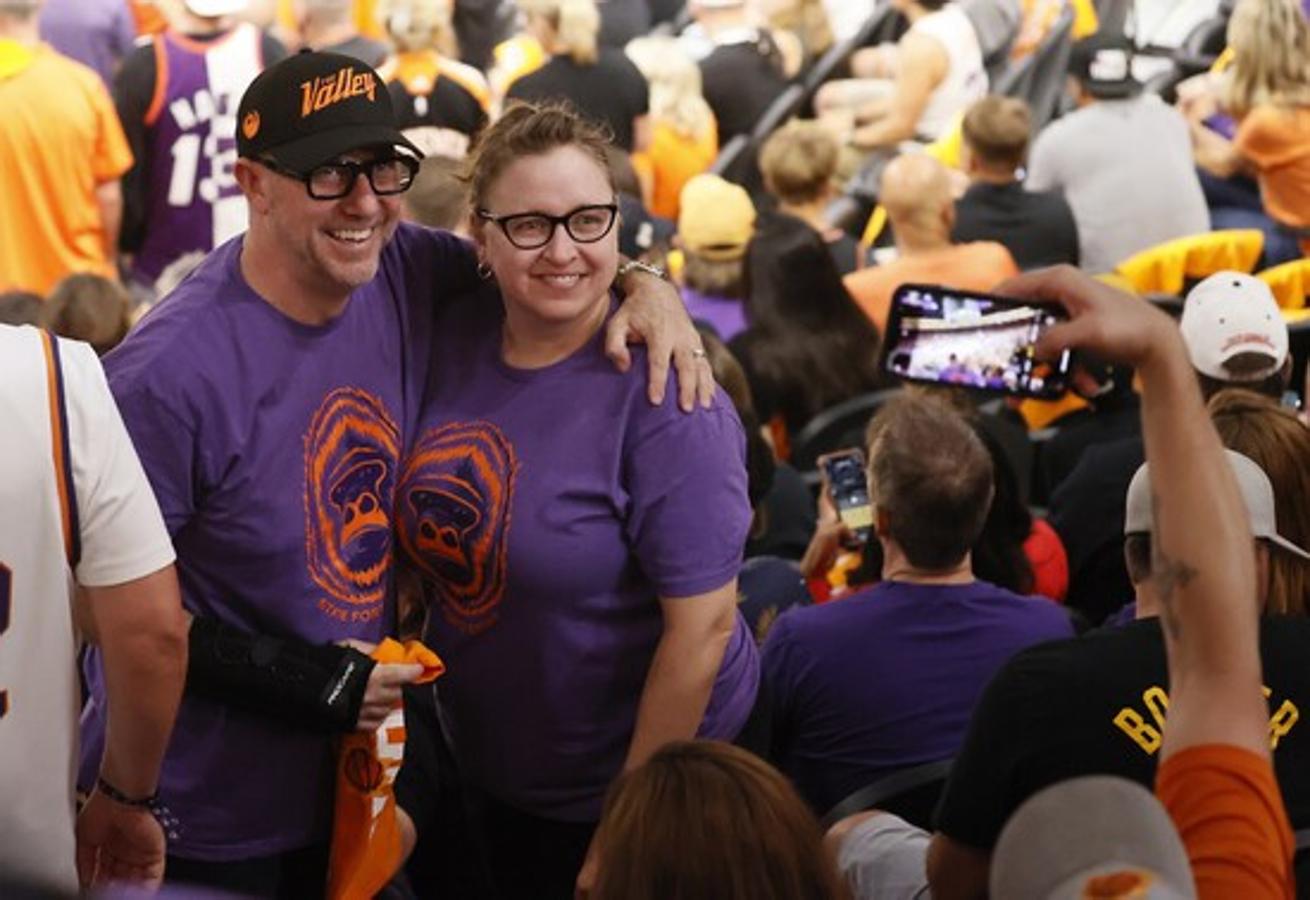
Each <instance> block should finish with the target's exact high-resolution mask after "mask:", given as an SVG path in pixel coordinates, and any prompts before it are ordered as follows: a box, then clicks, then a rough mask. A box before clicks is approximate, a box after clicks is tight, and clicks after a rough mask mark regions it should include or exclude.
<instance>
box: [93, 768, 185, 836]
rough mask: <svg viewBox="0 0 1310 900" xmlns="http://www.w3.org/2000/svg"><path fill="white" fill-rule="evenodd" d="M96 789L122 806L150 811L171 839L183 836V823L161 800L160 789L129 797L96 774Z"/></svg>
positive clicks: (103, 777)
mask: <svg viewBox="0 0 1310 900" xmlns="http://www.w3.org/2000/svg"><path fill="white" fill-rule="evenodd" d="M96 790H98V791H99V792H100V793H102V794H104V795H105V796H106V797H108V798H109V799H110V800H113V801H114V802H115V803H118V804H120V805H122V806H130V807H132V808H133V809H144V810H145V811H146V812H148V813H150V814H151V815H152V816H154V817H155V819H156V820H157V821H158V822H159V824H160V826H161V827H162V828H163V829H164V833H165V834H166V835H167V836H168V839H169V840H170V841H175V840H177V839H178V838H179V837H180V836H181V831H182V828H181V823H180V822H179V821H178V820H177V817H176V816H174V815H173V814H172V813H171V812H170V811H169V809H168V807H167V806H165V805H164V804H163V803H162V802H161V801H160V799H159V792H158V791H156V792H155V793H153V794H151V795H150V796H149V797H129V796H128V795H127V794H124V793H123V792H122V791H120V790H119V789H118V788H116V787H114V786H113V785H112V784H110V783H109V782H108V781H106V780H105V776H103V775H97V776H96Z"/></svg>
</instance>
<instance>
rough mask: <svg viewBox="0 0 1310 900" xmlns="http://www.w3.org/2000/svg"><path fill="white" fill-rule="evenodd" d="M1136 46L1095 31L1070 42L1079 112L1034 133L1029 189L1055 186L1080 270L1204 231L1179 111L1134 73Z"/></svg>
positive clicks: (1106, 266)
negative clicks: (1065, 206)
mask: <svg viewBox="0 0 1310 900" xmlns="http://www.w3.org/2000/svg"><path fill="white" fill-rule="evenodd" d="M1132 64H1133V45H1132V42H1131V41H1129V40H1128V39H1127V38H1126V37H1124V36H1122V35H1116V34H1100V33H1098V34H1095V35H1092V36H1091V37H1088V38H1085V39H1084V40H1081V41H1079V42H1078V43H1077V44H1075V45H1074V50H1073V55H1072V56H1071V58H1070V61H1069V75H1070V82H1071V86H1070V89H1071V91H1072V93H1073V95H1074V98H1075V101H1076V103H1077V105H1078V109H1077V111H1075V112H1073V113H1071V114H1069V115H1067V116H1064V117H1062V118H1061V119H1059V120H1057V121H1055V122H1053V123H1052V124H1051V125H1049V126H1048V127H1047V128H1046V129H1045V130H1043V131H1042V133H1041V134H1039V135H1038V136H1037V140H1036V142H1035V143H1034V144H1033V150H1032V154H1031V157H1030V160H1029V170H1028V180H1027V183H1026V185H1025V187H1027V189H1028V190H1031V191H1046V190H1053V189H1059V190H1062V191H1063V192H1064V196H1065V199H1066V200H1068V201H1069V206H1070V207H1072V209H1073V215H1074V220H1075V221H1076V222H1077V224H1078V242H1079V250H1080V258H1081V260H1082V262H1081V268H1082V269H1083V270H1084V271H1087V272H1091V273H1094V274H1095V273H1100V272H1108V271H1110V270H1111V269H1113V268H1114V267H1115V266H1116V265H1118V264H1119V263H1120V262H1122V261H1123V260H1125V259H1127V258H1128V257H1129V256H1131V255H1132V254H1134V253H1136V252H1138V251H1139V250H1145V249H1146V248H1148V247H1151V246H1154V245H1155V244H1158V243H1161V242H1163V241H1167V240H1171V239H1173V238H1177V237H1184V236H1186V235H1189V234H1200V233H1202V232H1205V231H1208V230H1209V228H1210V216H1209V213H1208V212H1207V210H1206V206H1205V197H1204V196H1202V194H1201V185H1200V182H1199V181H1198V180H1197V177H1196V169H1195V167H1194V166H1193V164H1192V144H1191V138H1190V137H1189V135H1188V130H1187V122H1186V121H1185V120H1184V119H1183V117H1182V115H1181V114H1180V113H1179V112H1178V111H1177V110H1175V109H1173V108H1172V107H1170V106H1168V105H1166V104H1165V103H1164V102H1162V101H1161V100H1160V98H1159V97H1156V96H1155V95H1141V94H1139V93H1138V87H1139V86H1138V84H1137V82H1136V81H1135V80H1134V79H1133V74H1132Z"/></svg>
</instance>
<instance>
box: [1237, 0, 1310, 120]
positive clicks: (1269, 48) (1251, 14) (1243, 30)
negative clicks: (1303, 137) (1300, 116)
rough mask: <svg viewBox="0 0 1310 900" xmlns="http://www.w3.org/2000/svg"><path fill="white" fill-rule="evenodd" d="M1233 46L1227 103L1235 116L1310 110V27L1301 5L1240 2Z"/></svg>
mask: <svg viewBox="0 0 1310 900" xmlns="http://www.w3.org/2000/svg"><path fill="white" fill-rule="evenodd" d="M1228 46H1229V47H1231V48H1232V50H1233V65H1232V68H1231V69H1230V70H1229V81H1228V87H1227V90H1226V92H1225V97H1224V100H1225V104H1226V105H1227V107H1228V109H1229V111H1230V112H1232V113H1233V114H1234V115H1236V116H1239V117H1240V116H1243V115H1245V114H1246V113H1247V112H1249V111H1250V110H1251V109H1253V108H1254V107H1257V106H1266V105H1273V106H1302V105H1310V22H1307V21H1306V17H1305V13H1304V12H1302V10H1301V4H1300V2H1299V0H1239V2H1238V4H1237V7H1236V8H1235V9H1234V10H1233V15H1232V18H1230V19H1229V20H1228Z"/></svg>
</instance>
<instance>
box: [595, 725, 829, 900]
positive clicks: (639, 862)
mask: <svg viewBox="0 0 1310 900" xmlns="http://www.w3.org/2000/svg"><path fill="white" fill-rule="evenodd" d="M596 848H597V852H598V854H599V865H598V874H597V878H596V884H595V887H594V888H593V889H592V890H591V892H590V894H589V900H669V898H677V900H844V898H846V897H848V896H849V894H848V893H847V891H846V886H845V884H844V883H843V882H842V881H841V879H840V877H839V876H838V875H837V872H836V868H835V866H834V864H833V861H832V859H830V858H829V856H828V854H827V852H826V851H825V850H824V848H823V844H822V832H821V831H820V830H819V824H818V822H816V821H815V818H814V814H813V813H812V812H810V809H809V807H807V806H806V805H805V802H804V801H803V800H801V798H800V796H799V795H798V794H797V793H796V789H795V788H793V787H792V786H791V783H790V782H788V781H787V779H786V778H784V777H783V776H782V775H781V774H780V773H779V772H778V771H777V770H776V769H774V768H773V767H772V766H770V765H769V764H768V763H766V762H764V761H763V760H761V759H759V758H758V757H756V756H754V755H752V754H750V753H747V752H746V751H745V750H742V749H740V748H737V747H733V746H731V745H730V744H724V743H721V742H717V741H682V742H677V743H672V744H668V745H666V746H665V747H664V748H662V749H661V750H659V751H658V752H656V753H655V754H654V755H653V756H651V758H650V760H649V761H647V762H646V764H645V765H643V766H641V767H639V768H637V769H634V770H633V771H631V772H628V773H627V774H626V775H624V776H623V777H622V778H620V779H619V780H618V781H616V782H615V783H614V786H613V787H612V788H611V789H610V793H609V796H608V797H607V798H606V801H605V812H604V814H603V815H602V817H601V823H600V826H599V828H598V829H597V831H596Z"/></svg>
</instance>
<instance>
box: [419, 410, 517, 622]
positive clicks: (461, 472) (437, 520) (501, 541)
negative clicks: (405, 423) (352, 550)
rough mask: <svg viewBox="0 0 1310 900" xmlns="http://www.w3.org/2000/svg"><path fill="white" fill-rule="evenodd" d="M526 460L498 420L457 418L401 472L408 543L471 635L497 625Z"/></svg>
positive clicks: (444, 605) (450, 617) (430, 437)
mask: <svg viewBox="0 0 1310 900" xmlns="http://www.w3.org/2000/svg"><path fill="white" fill-rule="evenodd" d="M518 469H519V463H518V459H517V457H516V456H515V454H514V447H513V445H512V444H510V442H509V439H508V438H506V437H505V435H504V433H503V432H502V431H501V430H500V429H499V428H497V427H496V426H495V425H493V424H492V423H490V422H455V423H452V424H449V425H444V426H442V427H439V428H434V429H430V430H428V431H426V432H424V433H423V436H422V437H421V438H419V441H418V444H417V446H415V448H414V450H413V451H412V453H411V454H410V456H409V458H408V459H407V460H406V462H405V465H404V468H403V470H402V472H401V476H400V490H399V492H398V497H399V499H398V500H397V514H396V518H397V525H398V528H397V532H398V534H399V539H400V545H401V547H403V548H404V550H405V553H406V554H407V555H408V557H409V559H410V560H412V561H413V563H414V565H415V566H416V567H417V568H418V569H419V571H420V572H422V574H423V576H424V577H425V578H426V579H427V580H428V581H429V582H430V583H431V584H432V585H433V586H434V587H435V588H436V590H437V593H438V595H439V596H440V598H441V612H442V615H443V617H444V618H445V619H446V621H447V622H449V623H450V624H451V625H452V626H454V627H455V628H457V629H459V630H460V631H462V632H464V633H465V634H477V633H479V632H481V631H484V630H486V629H487V628H489V627H491V626H492V625H493V624H495V621H496V617H497V612H498V610H499V607H500V603H501V601H502V600H503V599H504V596H505V581H506V552H507V545H508V541H509V528H510V509H511V506H512V503H513V499H514V482H515V479H516V477H517V475H518Z"/></svg>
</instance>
